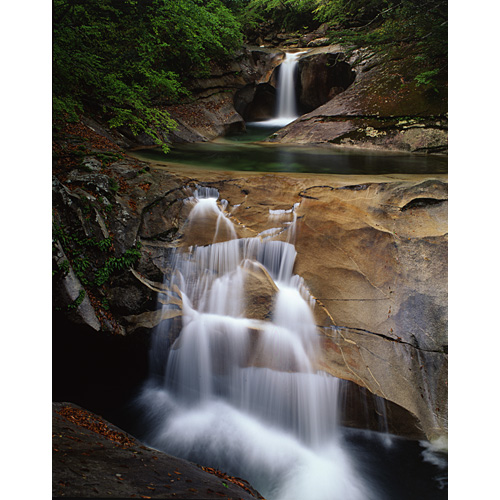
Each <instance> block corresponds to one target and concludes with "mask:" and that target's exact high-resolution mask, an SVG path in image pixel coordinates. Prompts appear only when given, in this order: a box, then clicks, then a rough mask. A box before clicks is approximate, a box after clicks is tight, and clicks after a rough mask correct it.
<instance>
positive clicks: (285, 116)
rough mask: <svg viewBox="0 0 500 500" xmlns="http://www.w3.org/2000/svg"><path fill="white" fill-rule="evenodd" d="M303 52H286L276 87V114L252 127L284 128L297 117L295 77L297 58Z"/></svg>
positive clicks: (253, 123) (254, 123)
mask: <svg viewBox="0 0 500 500" xmlns="http://www.w3.org/2000/svg"><path fill="white" fill-rule="evenodd" d="M302 54H305V52H295V53H291V52H287V53H286V54H285V59H284V60H283V62H282V63H281V65H280V72H279V75H278V83H277V86H276V101H277V106H276V114H275V116H274V118H271V119H270V120H265V121H262V122H252V125H258V126H263V127H275V126H276V127H284V126H285V125H288V124H289V123H291V122H293V121H294V120H295V119H297V118H298V117H299V113H298V111H297V95H296V91H295V88H296V82H295V79H296V76H297V65H298V61H299V57H300V56H301V55H302Z"/></svg>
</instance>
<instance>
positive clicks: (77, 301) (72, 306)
mask: <svg viewBox="0 0 500 500" xmlns="http://www.w3.org/2000/svg"><path fill="white" fill-rule="evenodd" d="M84 298H85V290H84V289H83V288H82V289H81V290H80V292H79V293H78V297H77V298H76V299H75V300H74V301H73V302H71V304H68V306H67V308H68V310H70V311H71V310H74V309H78V307H79V306H80V304H81V303H82V302H83V299H84Z"/></svg>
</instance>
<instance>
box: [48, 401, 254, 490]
mask: <svg viewBox="0 0 500 500" xmlns="http://www.w3.org/2000/svg"><path fill="white" fill-rule="evenodd" d="M52 450H53V451H52V453H53V458H52V495H53V497H56V498H59V497H62V498H68V497H69V498H127V499H128V498H130V499H131V498H183V499H193V500H194V499H198V498H199V499H215V498H217V499H219V498H231V499H245V500H250V499H256V498H257V499H259V498H260V499H262V496H261V495H260V494H259V493H258V492H257V491H255V490H254V489H253V488H252V487H251V486H250V485H249V484H248V483H247V482H246V481H245V480H243V479H240V478H233V477H229V476H227V475H226V474H224V473H223V472H221V471H217V470H215V469H210V468H207V467H205V468H203V467H201V466H199V465H197V464H194V463H191V462H188V461H186V460H182V459H180V458H176V457H173V456H171V455H167V454H166V453H162V452H160V451H158V450H155V449H153V448H149V447H147V446H145V445H144V444H143V443H141V442H140V441H138V440H136V439H135V438H134V437H132V436H131V435H130V434H127V433H126V432H124V431H123V430H122V429H120V428H118V427H116V426H114V425H113V424H111V423H110V422H107V421H105V420H104V419H103V418H102V417H100V416H99V415H96V414H94V413H91V412H89V411H87V410H84V409H83V408H80V407H78V406H76V405H74V404H71V403H54V404H53V407H52Z"/></svg>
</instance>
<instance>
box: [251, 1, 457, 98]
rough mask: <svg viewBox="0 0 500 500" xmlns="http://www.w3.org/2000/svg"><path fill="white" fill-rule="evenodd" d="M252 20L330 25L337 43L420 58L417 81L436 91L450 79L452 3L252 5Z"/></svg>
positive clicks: (288, 26) (293, 25)
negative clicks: (438, 81) (449, 17)
mask: <svg viewBox="0 0 500 500" xmlns="http://www.w3.org/2000/svg"><path fill="white" fill-rule="evenodd" d="M248 10H249V13H251V14H252V15H251V16H250V15H249V19H252V16H253V19H260V20H266V21H268V22H273V23H274V25H275V27H276V28H281V27H285V28H286V29H287V30H299V29H301V28H303V27H304V26H305V25H308V26H309V27H311V26H312V25H313V24H314V23H316V24H319V23H328V25H329V26H330V32H329V36H330V39H331V41H332V43H339V42H340V43H343V44H344V45H348V46H351V47H355V46H358V47H360V46H363V47H369V48H371V49H373V50H376V51H380V52H383V53H387V54H389V55H393V56H395V57H408V55H409V54H410V53H411V54H413V57H414V58H415V60H414V62H415V70H416V71H417V72H416V74H415V76H414V79H415V81H416V83H417V84H419V85H427V86H430V87H433V86H434V88H435V81H436V79H437V78H441V79H445V78H446V59H447V38H448V22H447V14H448V2H447V0H250V2H249V6H248Z"/></svg>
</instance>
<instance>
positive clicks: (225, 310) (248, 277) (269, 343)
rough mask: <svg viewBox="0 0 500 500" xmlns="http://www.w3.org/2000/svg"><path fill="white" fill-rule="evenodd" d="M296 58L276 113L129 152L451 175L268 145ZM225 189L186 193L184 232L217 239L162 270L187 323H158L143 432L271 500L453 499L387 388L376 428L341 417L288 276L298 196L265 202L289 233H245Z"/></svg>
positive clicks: (287, 65) (209, 164)
mask: <svg viewBox="0 0 500 500" xmlns="http://www.w3.org/2000/svg"><path fill="white" fill-rule="evenodd" d="M300 55H301V53H295V54H287V56H286V58H285V60H284V62H283V63H282V68H281V71H280V76H279V80H278V88H277V92H278V97H277V104H278V105H277V111H276V116H275V117H274V118H272V119H270V120H268V121H265V122H260V123H250V124H247V132H246V134H243V135H240V136H235V137H230V138H224V139H219V140H216V141H213V142H205V143H196V144H186V145H175V146H173V147H172V148H171V151H170V152H169V153H168V155H165V154H164V153H163V152H162V151H161V150H159V149H157V148H153V149H152V148H148V149H142V150H136V151H134V152H133V153H132V154H133V156H135V157H137V158H139V159H141V160H146V161H149V162H152V163H156V164H158V163H160V164H162V163H164V164H165V165H168V164H175V165H176V166H179V165H180V166H182V165H186V166H189V167H195V168H199V169H206V170H211V171H231V172H234V171H247V172H291V173H301V174H304V173H311V174H312V173H314V174H318V173H323V174H342V175H360V174H371V175H377V174H386V175H387V174H408V175H411V174H446V173H447V158H446V157H442V156H430V155H427V156H424V155H415V154H413V155H412V154H403V153H387V152H384V153H382V152H373V151H370V152H366V151H360V150H341V149H336V148H333V147H310V146H301V147H298V146H282V145H277V144H273V143H266V142H264V140H265V139H266V138H267V137H269V136H270V135H271V134H273V133H274V132H275V131H276V130H277V129H278V128H279V127H283V126H284V125H286V124H287V123H290V122H291V121H293V120H294V119H295V118H296V117H297V110H296V106H295V101H296V98H295V95H294V88H295V84H294V78H295V77H296V65H297V60H298V58H299V57H300ZM219 198H220V197H219V192H218V191H217V189H215V188H207V187H201V186H199V187H198V188H197V189H195V190H194V191H193V192H192V193H191V196H189V195H188V197H187V198H186V200H184V201H185V203H186V204H187V205H188V206H190V212H189V217H188V230H189V227H191V228H196V227H198V228H199V227H203V228H204V229H206V228H207V227H210V225H211V227H213V228H214V229H213V231H214V232H213V243H212V244H210V245H205V246H199V247H196V246H195V247H190V248H189V249H188V250H187V251H185V250H182V249H175V250H173V252H172V253H171V254H170V255H169V257H168V262H165V268H166V269H171V270H173V272H171V273H170V274H166V275H165V276H164V283H163V285H164V289H168V292H165V293H161V294H160V297H159V301H160V302H161V304H163V305H162V309H163V313H164V314H165V317H169V314H170V312H172V311H171V310H172V309H175V308H176V307H179V305H181V307H182V326H181V327H180V329H179V331H175V332H172V331H171V330H170V328H172V327H171V326H170V325H171V324H170V323H168V325H167V326H162V325H163V323H162V324H160V325H159V326H158V327H157V328H156V329H155V331H154V335H153V341H152V347H151V351H150V377H149V380H148V381H147V382H146V384H145V385H144V387H143V389H142V391H141V393H140V394H139V396H138V397H137V400H136V401H135V405H136V409H137V410H138V412H139V414H140V415H141V417H140V418H141V423H140V425H139V427H140V429H141V432H140V434H142V435H141V439H143V440H144V441H145V442H146V443H148V444H149V445H150V446H153V447H155V448H157V449H160V450H162V451H165V452H167V453H170V454H172V455H175V456H179V457H182V458H186V459H188V460H191V461H194V462H196V463H200V464H203V465H206V466H209V467H213V468H216V469H220V470H223V471H224V472H226V473H228V474H230V475H233V476H237V477H242V478H245V479H246V480H248V481H249V482H250V483H251V484H252V486H254V487H255V488H256V489H257V490H258V491H259V492H260V493H261V494H262V495H264V497H265V498H266V499H267V500H403V499H404V500H441V499H443V500H444V499H445V498H447V454H445V453H443V452H441V450H440V448H439V446H437V445H436V444H434V445H432V444H431V443H428V442H426V441H420V442H419V441H415V440H409V439H404V438H401V437H397V436H393V435H390V434H388V433H387V432H385V431H384V429H387V418H386V414H385V403H384V402H383V400H382V398H378V403H379V405H381V406H379V411H377V412H376V413H377V415H379V417H377V418H379V420H380V424H381V425H380V429H381V430H380V431H378V432H376V431H369V430H364V429H356V428H347V427H344V426H343V425H342V424H341V420H342V419H341V415H342V412H343V410H344V408H343V406H342V401H343V399H342V394H343V392H342V391H343V387H344V386H343V384H344V382H343V381H342V380H340V379H337V378H335V377H333V376H331V375H328V374H326V373H324V372H321V371H317V369H315V368H314V366H318V364H317V361H318V360H319V359H320V357H321V349H320V345H319V341H318V336H317V334H316V325H315V321H314V317H313V313H312V309H313V307H314V302H315V301H314V299H313V298H312V296H311V295H310V294H309V291H308V289H307V286H306V284H305V282H304V280H303V279H302V277H300V276H298V275H294V274H293V269H294V263H295V257H296V255H297V251H296V250H295V245H294V244H295V235H296V227H295V225H296V214H295V208H296V207H295V206H294V207H292V208H290V209H289V210H273V209H269V222H270V224H271V223H275V222H276V220H277V218H282V217H285V218H286V223H283V224H281V225H282V226H283V227H285V228H286V229H285V230H284V232H286V233H287V235H286V238H285V239H283V238H281V240H279V241H278V240H274V239H273V235H269V234H263V233H262V234H260V235H257V236H256V237H252V238H241V239H239V238H238V237H237V234H236V231H235V228H234V226H233V222H232V221H231V220H230V218H229V217H228V214H227V213H226V208H227V201H226V200H221V199H219ZM275 225H276V224H275ZM271 227H273V226H272V224H271ZM193 230H195V229H193ZM252 280H253V281H254V282H255V280H257V281H258V283H259V287H258V289H257V290H258V291H257V300H258V301H262V299H263V294H264V292H263V288H262V287H265V288H266V289H267V290H274V292H273V293H274V296H273V298H272V300H271V301H270V303H269V311H268V313H267V314H266V315H265V317H259V318H255V317H254V316H253V315H252V314H251V313H250V314H249V313H248V311H249V310H248V303H249V300H251V299H250V298H249V297H251V296H252V292H251V289H250V288H249V285H248V283H251V282H252ZM253 293H254V294H255V293H256V292H253ZM177 328H179V327H177ZM384 420H385V421H384Z"/></svg>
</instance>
